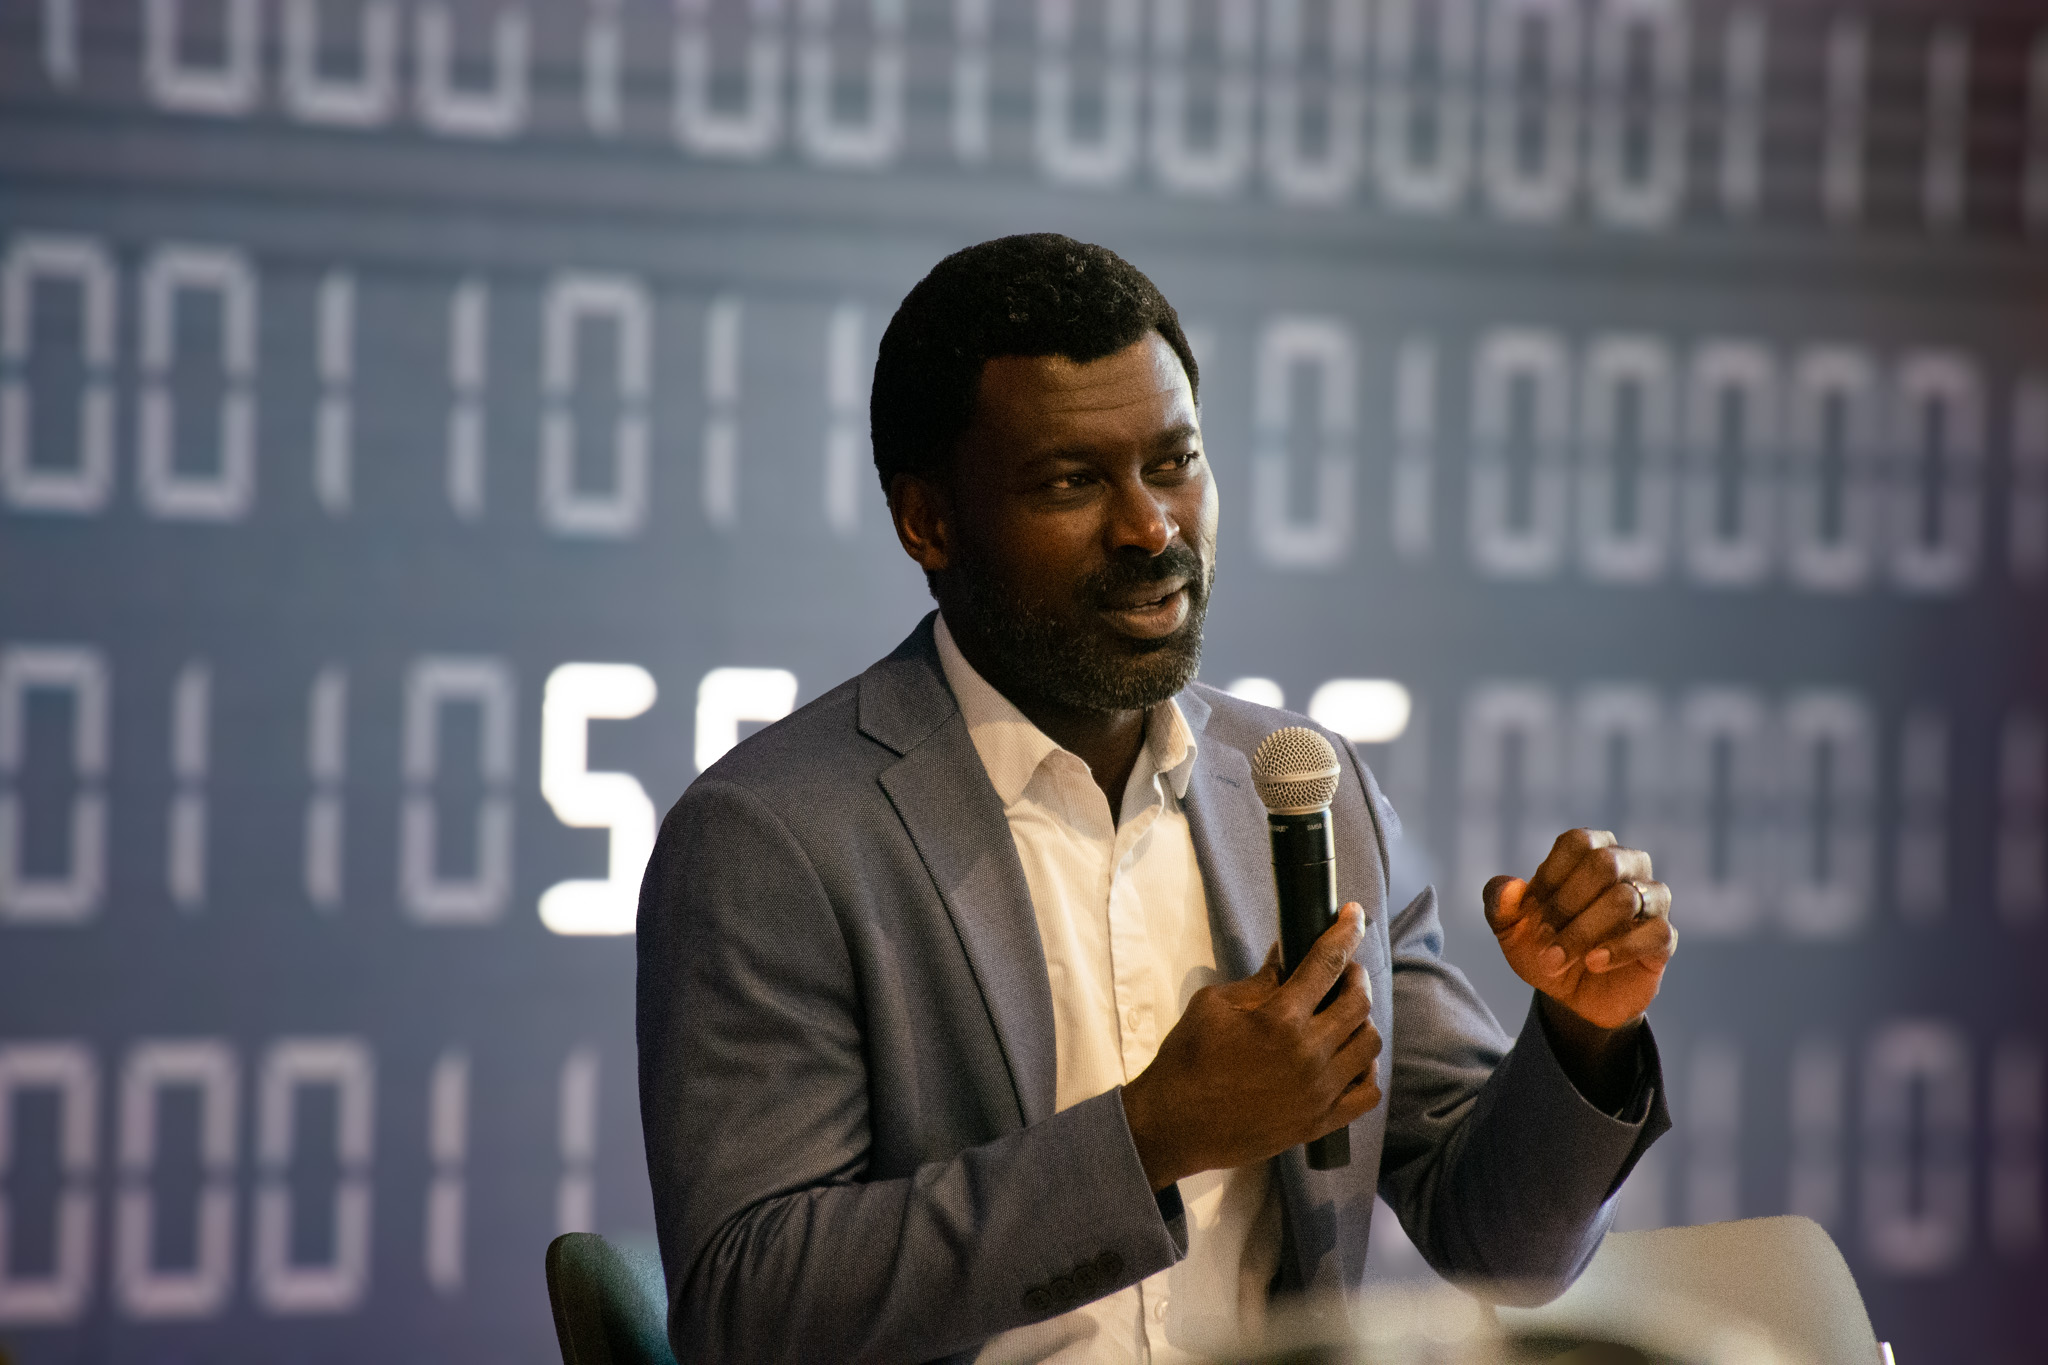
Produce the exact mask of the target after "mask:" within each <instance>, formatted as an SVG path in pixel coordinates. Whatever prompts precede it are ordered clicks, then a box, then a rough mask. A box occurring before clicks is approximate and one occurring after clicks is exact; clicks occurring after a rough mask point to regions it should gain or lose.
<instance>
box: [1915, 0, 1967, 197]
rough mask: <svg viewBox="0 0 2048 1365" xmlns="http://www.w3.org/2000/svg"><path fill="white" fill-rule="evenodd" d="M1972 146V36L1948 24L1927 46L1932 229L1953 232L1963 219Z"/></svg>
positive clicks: (1926, 183)
mask: <svg viewBox="0 0 2048 1365" xmlns="http://www.w3.org/2000/svg"><path fill="white" fill-rule="evenodd" d="M1969 146H1970V35H1969V33H1968V32H1967V31H1966V30H1964V29H1961V28H1957V27H1955V26H1954V25H1950V24H1944V25H1942V26H1941V27H1940V28H1937V29H1936V30H1935V31H1934V37H1933V40H1932V41H1931V42H1929V43H1928V45H1927V146H1926V152H1925V159H1924V161H1923V162H1922V166H1921V172H1920V206H1921V212H1922V213H1923V214H1924V216H1925V217H1926V220H1927V225H1928V226H1929V227H1933V228H1953V227H1956V226H1958V225H1960V224H1961V223H1962V221H1963V209H1964V203H1963V199H1964V195H1965V194H1966V193H1967V191H1968V188H1969V178H1968V177H1969V164H1968V157H1969Z"/></svg>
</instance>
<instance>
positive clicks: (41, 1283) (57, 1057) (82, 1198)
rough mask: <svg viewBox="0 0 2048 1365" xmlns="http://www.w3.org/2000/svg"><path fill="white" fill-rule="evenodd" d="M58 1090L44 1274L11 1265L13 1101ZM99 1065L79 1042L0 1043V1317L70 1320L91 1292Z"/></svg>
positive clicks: (22, 1323) (49, 1322) (45, 1322)
mask: <svg viewBox="0 0 2048 1365" xmlns="http://www.w3.org/2000/svg"><path fill="white" fill-rule="evenodd" d="M34 1090H52V1091H55V1092H56V1095H57V1160H58V1165H59V1168H60V1169H61V1171H62V1178H63V1185H62V1187H61V1189H60V1190H59V1191H58V1192H57V1201H56V1202H57V1217H56V1225H55V1227H54V1228H53V1229H52V1234H53V1236H54V1238H55V1245H54V1246H52V1247H51V1248H50V1251H49V1255H48V1256H47V1257H43V1258H39V1259H43V1260H45V1261H47V1263H48V1265H49V1267H50V1269H49V1271H48V1273H47V1274H42V1275H28V1274H21V1273H19V1272H17V1271H16V1269H15V1267H14V1265H13V1264H12V1260H13V1256H14V1253H15V1251H16V1250H17V1249H19V1248H20V1243H19V1242H17V1241H16V1235H17V1234H15V1233H14V1231H13V1228H14V1223H13V1221H12V1219H11V1218H10V1216H9V1215H10V1214H11V1213H12V1212H13V1210H12V1209H11V1208H10V1207H9V1201H8V1194H7V1190H8V1176H9V1174H10V1173H11V1172H12V1170H13V1168H14V1152H15V1143H16V1138H15V1101H16V1100H17V1099H19V1098H20V1097H21V1095H22V1094H23V1093H24V1092H26V1091H34ZM99 1093H100V1082H99V1068H98V1067H96V1066H95V1065H94V1064H93V1059H92V1053H91V1052H90V1051H89V1050H87V1049H86V1048H85V1047H84V1046H83V1045H81V1044H78V1043H9V1044H6V1045H5V1046H0V1323H6V1324H8V1325H11V1326H17V1327H30V1326H55V1325H59V1324H62V1323H67V1322H75V1321H76V1320H77V1319H78V1318H79V1316H80V1315H81V1314H83V1313H84V1312H85V1305H86V1300H87V1299H88V1298H89V1297H90V1296H91V1294H92V1276H93V1174H94V1170H95V1168H96V1167H97V1166H98V1165H99V1145H100V1143H99V1133H100V1125H99Z"/></svg>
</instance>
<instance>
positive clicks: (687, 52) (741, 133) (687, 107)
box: [674, 0, 784, 161]
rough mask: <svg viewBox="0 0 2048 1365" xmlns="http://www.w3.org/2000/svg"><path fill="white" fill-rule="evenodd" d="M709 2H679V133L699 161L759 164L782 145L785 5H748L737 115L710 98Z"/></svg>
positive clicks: (760, 0)
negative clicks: (701, 158) (717, 159)
mask: <svg viewBox="0 0 2048 1365" xmlns="http://www.w3.org/2000/svg"><path fill="white" fill-rule="evenodd" d="M710 9H711V0H676V18H677V24H676V50H675V68H676V70H675V97H676V102H675V115H674V117H675V134H676V141H678V142H679V143H681V144H682V146H683V149H684V150H685V151H689V152H694V153H695V154H696V155H698V156H716V157H726V158H730V159H732V160H737V161H760V160H762V159H764V158H766V157H767V156H768V155H769V154H770V153H772V152H773V151H774V150H775V148H776V146H777V144H779V143H780V142H781V141H782V79H783V70H782V68H783V60H784V54H783V39H782V0H747V11H748V14H749V15H750V16H751V19H752V23H751V25H750V28H749V31H748V36H747V47H746V60H745V69H746V93H745V95H744V97H743V98H742V100H741V104H740V107H739V108H738V109H736V110H732V109H724V108H721V107H719V105H718V103H717V102H716V101H715V100H714V99H713V97H712V86H713V83H714V81H713V53H712V49H711V33H710V26H709V24H708V23H707V22H706V20H707V19H708V18H709V12H710Z"/></svg>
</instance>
